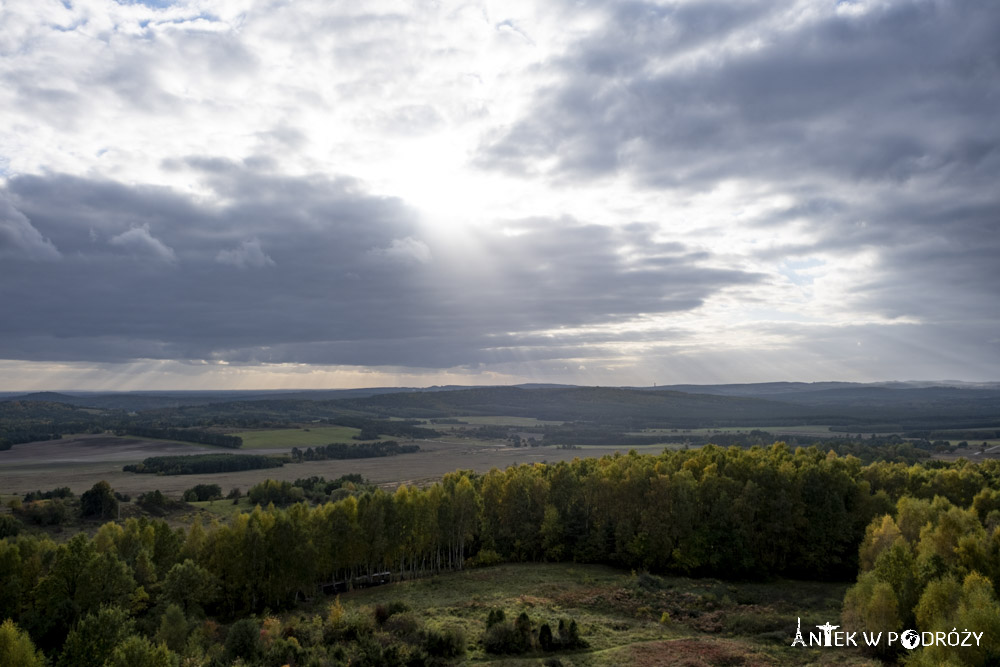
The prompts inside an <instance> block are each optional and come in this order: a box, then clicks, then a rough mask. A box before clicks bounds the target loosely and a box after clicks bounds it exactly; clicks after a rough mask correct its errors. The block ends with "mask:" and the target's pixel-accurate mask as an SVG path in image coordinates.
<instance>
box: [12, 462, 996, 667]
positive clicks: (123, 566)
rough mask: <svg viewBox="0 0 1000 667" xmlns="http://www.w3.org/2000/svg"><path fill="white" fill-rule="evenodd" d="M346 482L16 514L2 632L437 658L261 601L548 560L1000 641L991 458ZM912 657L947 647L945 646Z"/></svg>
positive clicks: (935, 658) (109, 655)
mask: <svg viewBox="0 0 1000 667" xmlns="http://www.w3.org/2000/svg"><path fill="white" fill-rule="evenodd" d="M314 481H316V480H314ZM321 484H322V483H321ZM338 484H340V483H338ZM105 486H106V485H105ZM293 486H294V485H293ZM264 488H265V490H266V489H267V486H266V485H265V487H264ZM272 488H273V489H274V491H275V492H280V491H281V487H280V485H279V486H274V487H272ZM348 489H349V490H348V491H345V490H343V489H341V491H340V492H338V494H337V499H336V500H330V501H326V502H320V503H318V504H314V503H310V502H305V501H303V502H297V503H294V504H290V505H288V506H287V508H283V509H282V508H277V507H275V506H274V505H273V504H271V505H267V506H258V507H257V508H256V509H255V510H253V511H252V512H250V513H243V514H236V515H235V516H233V518H232V519H231V520H229V521H228V522H223V521H217V522H213V523H212V524H210V525H208V526H204V525H202V524H201V523H194V524H193V525H191V526H190V527H189V528H186V529H185V528H171V527H170V526H169V525H168V524H167V523H166V522H164V521H162V520H158V519H150V518H138V519H128V520H126V521H125V522H124V523H105V524H103V525H101V526H100V527H99V528H97V529H96V532H95V533H94V534H93V536H92V537H90V536H88V535H86V534H79V535H76V536H75V537H73V538H72V539H70V540H69V541H67V542H65V543H63V544H57V543H56V542H53V541H52V540H51V539H48V538H39V537H35V536H30V535H26V534H23V533H21V534H18V533H19V532H20V531H19V530H18V527H17V525H15V524H14V523H12V522H10V521H7V522H5V526H4V527H3V530H4V533H3V534H5V535H6V536H5V537H4V538H3V539H2V540H0V617H2V618H4V619H9V620H8V621H6V622H5V624H4V626H3V628H2V629H0V633H2V636H0V647H2V648H0V650H3V651H20V653H17V654H16V655H18V656H22V658H23V656H29V657H28V658H23V661H22V662H20V663H19V664H43V663H42V662H40V660H41V659H42V658H43V656H44V658H45V659H48V660H50V661H51V662H52V663H53V664H56V665H86V664H95V665H101V664H105V662H107V664H112V665H117V664H153V665H160V664H162V665H169V664H176V661H177V660H180V659H181V658H183V659H184V660H186V661H188V662H186V663H185V664H204V665H229V664H232V662H233V660H236V659H239V660H242V664H260V665H270V664H291V665H306V664H315V665H325V664H390V663H391V664H447V663H448V662H449V661H450V660H453V659H455V658H456V656H457V655H460V653H461V651H459V647H458V645H464V644H463V641H468V638H466V639H464V640H463V639H462V638H458V637H455V636H451V635H449V634H448V633H447V632H445V631H444V630H441V629H436V630H435V629H433V628H424V629H423V630H420V629H415V630H413V632H411V633H409V634H406V633H404V635H405V637H404V636H403V635H399V636H397V635H392V637H395V638H394V639H393V638H390V639H385V641H383V643H382V644H381V645H380V646H381V648H378V647H374V648H373V645H372V643H371V641H370V640H371V632H374V630H372V629H369V630H364V629H359V628H357V627H353V629H351V628H347V627H346V626H344V625H343V624H342V622H343V619H340V618H338V617H337V613H336V609H335V607H336V604H332V605H331V607H330V613H329V614H328V615H326V616H325V617H323V618H320V617H317V619H318V620H317V621H316V622H317V623H318V626H317V628H315V629H314V630H313V631H310V632H305V631H304V630H302V629H301V628H299V629H290V628H289V627H285V626H282V623H281V621H280V620H277V619H273V617H271V616H268V615H267V614H269V613H273V612H275V611H279V610H283V609H292V608H295V607H297V606H298V605H302V604H306V603H315V601H316V600H318V599H321V598H323V596H324V595H328V594H330V593H334V592H336V591H343V590H346V589H350V588H354V587H358V586H364V585H366V584H368V583H371V582H373V581H374V580H376V579H378V580H379V581H381V580H405V579H414V578H420V577H425V576H428V575H431V574H435V573H441V572H447V571H458V570H462V569H465V568H470V567H489V566H492V565H496V564H499V563H506V562H542V561H550V562H578V563H606V564H610V565H614V566H616V567H620V568H626V569H633V570H636V571H643V572H645V571H649V572H653V573H682V574H688V575H697V576H715V577H723V578H730V579H753V580H761V579H767V578H769V577H775V576H784V577H795V578H799V579H812V580H843V579H848V578H850V579H854V578H855V577H856V584H855V585H854V586H852V587H851V588H850V589H849V590H848V592H847V595H846V597H845V599H844V603H843V619H842V623H843V624H844V625H845V626H848V627H851V628H855V629H859V630H860V629H865V630H873V631H874V630H880V629H884V630H892V631H897V630H901V629H903V628H907V627H913V628H917V629H918V630H927V631H937V630H940V629H942V628H944V629H946V630H947V631H950V630H951V628H952V627H957V628H959V630H961V629H962V628H974V629H975V630H976V631H977V632H983V633H985V638H984V640H983V642H982V645H981V646H979V647H975V648H970V649H965V648H961V649H948V650H949V651H950V652H949V653H948V656H947V657H948V659H950V660H952V661H953V662H954V661H955V660H958V661H959V662H957V663H955V664H969V665H987V664H996V661H997V660H998V659H1000V654H998V652H997V649H998V647H1000V605H998V602H997V593H998V591H997V585H996V584H997V582H1000V462H997V461H985V462H983V463H981V464H977V465H973V464H970V463H967V462H966V461H964V460H961V461H959V462H956V463H942V462H924V463H917V464H912V465H911V464H906V463H890V462H886V461H880V462H876V463H872V464H868V465H864V464H862V462H861V461H860V460H859V459H858V458H856V457H853V456H839V455H837V454H836V453H835V452H832V451H824V450H822V449H819V448H816V447H809V448H796V449H792V448H790V447H788V446H787V445H785V444H783V443H778V444H774V445H771V446H768V447H752V448H750V449H741V448H735V447H731V448H722V447H716V446H707V447H704V448H701V449H698V450H689V451H672V452H671V451H665V452H664V453H662V454H660V455H640V454H637V453H636V452H630V453H629V454H626V455H616V456H607V457H603V458H600V459H577V460H575V461H573V462H561V463H558V464H554V465H545V464H534V465H517V466H512V467H510V468H508V469H506V470H497V469H494V470H492V471H490V472H489V473H486V474H484V475H476V474H472V473H469V472H466V471H456V472H453V473H450V474H448V475H445V477H444V478H443V479H442V480H441V481H440V482H438V483H434V484H432V485H430V486H427V487H426V488H414V487H409V486H401V487H399V488H398V489H397V490H395V491H394V492H391V493H390V492H387V491H384V490H382V489H378V488H372V487H370V486H367V485H357V486H354V485H353V484H352V485H350V486H349V487H348ZM110 492H111V490H110V489H101V490H100V491H99V492H98V491H95V494H102V496H103V498H104V499H105V500H106V499H107V498H108V494H109V493H110ZM267 492H270V491H267ZM261 493H264V491H262V492H261ZM262 497H263V496H262ZM98 500H100V499H97V500H95V499H93V498H92V500H91V503H92V504H95V503H97V501H98ZM42 502H45V501H42ZM108 502H110V500H109V501H108ZM329 599H330V601H331V602H333V598H329ZM255 614H257V615H258V616H254V615H255ZM260 614H263V615H264V616H263V618H264V620H263V621H262V620H261V618H262V617H261V616H259V615H260ZM268 618H272V619H273V620H271V621H268V620H267V619H268ZM267 623H271V624H272V627H267ZM275 623H276V624H277V625H276V626H275V625H274V624H275ZM511 623H512V624H511V625H510V626H509V627H508V626H503V627H504V628H507V629H506V630H504V631H505V632H507V631H510V632H514V631H515V630H516V626H517V624H516V623H513V622H511ZM522 627H524V623H523V622H522ZM528 627H530V624H529V626H528ZM566 627H567V628H568V627H569V626H568V625H567V626H566ZM206 628H211V629H212V630H211V631H210V632H209V631H208V630H206ZM511 628H513V629H511ZM418 630H419V631H418ZM538 631H539V630H538V629H537V628H536V629H535V630H534V632H535V633H536V635H537V633H538ZM497 632H499V631H497ZM567 633H568V630H567ZM265 636H267V637H271V640H270V641H268V642H265V643H263V644H262V643H261V637H265ZM567 636H568V634H567ZM555 637H556V640H558V639H559V635H558V633H557V634H556V635H555ZM567 641H568V640H567ZM387 642H388V643H387ZM265 644H266V645H265ZM553 645H555V644H553ZM390 646H391V647H393V648H392V649H391V651H390V650H389V647H390ZM376 648H377V650H376ZM878 650H882V649H878ZM373 651H374V653H373ZM386 651H389V653H386ZM462 651H464V649H462ZM873 653H875V655H874V657H879V658H883V659H894V658H896V657H898V656H897V655H895V654H893V653H891V652H886V651H885V650H882V652H881V653H878V651H873ZM8 655H14V653H9V654H8ZM30 656H34V657H30ZM373 656H376V657H373ZM387 656H389V657H387ZM0 657H2V656H0ZM389 658H391V661H390V662H389V663H387V662H386V660H389ZM907 658H908V660H909V661H910V662H908V664H917V665H925V664H926V665H931V664H942V662H941V660H942V654H941V652H940V650H938V649H936V648H927V649H921V650H918V651H916V652H913V653H912V654H911V655H909V656H907ZM32 660H35V662H34V663H32ZM392 661H395V662H394V663H392ZM0 662H2V660H0Z"/></svg>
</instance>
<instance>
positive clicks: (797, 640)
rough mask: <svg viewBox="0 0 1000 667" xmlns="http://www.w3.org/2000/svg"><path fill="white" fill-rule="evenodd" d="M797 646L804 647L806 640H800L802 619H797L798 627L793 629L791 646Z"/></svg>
mask: <svg viewBox="0 0 1000 667" xmlns="http://www.w3.org/2000/svg"><path fill="white" fill-rule="evenodd" d="M798 644H802V645H803V646H805V645H806V640H804V639H802V618H801V617H800V618H799V627H798V628H796V629H795V639H794V640H793V641H792V646H796V645H798Z"/></svg>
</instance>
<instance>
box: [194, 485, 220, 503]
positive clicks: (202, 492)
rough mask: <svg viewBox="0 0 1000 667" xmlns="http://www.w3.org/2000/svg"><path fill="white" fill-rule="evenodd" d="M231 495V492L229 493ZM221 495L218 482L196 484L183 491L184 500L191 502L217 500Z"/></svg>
mask: <svg viewBox="0 0 1000 667" xmlns="http://www.w3.org/2000/svg"><path fill="white" fill-rule="evenodd" d="M230 495H232V493H230ZM221 497H222V487H221V486H219V485H218V484H196V485H195V486H192V487H191V488H190V489H188V490H187V491H185V492H184V496H183V498H184V502H186V503H193V502H200V501H205V500H217V499H219V498H221Z"/></svg>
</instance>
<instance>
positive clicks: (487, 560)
mask: <svg viewBox="0 0 1000 667" xmlns="http://www.w3.org/2000/svg"><path fill="white" fill-rule="evenodd" d="M502 562H503V558H502V557H501V556H500V554H498V553H497V552H496V551H493V550H492V549H480V551H479V553H477V554H476V555H475V556H473V557H472V558H470V559H469V566H470V567H489V566H491V565H499V564H500V563H502Z"/></svg>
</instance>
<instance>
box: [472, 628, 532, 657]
mask: <svg viewBox="0 0 1000 667" xmlns="http://www.w3.org/2000/svg"><path fill="white" fill-rule="evenodd" d="M483 648H484V649H486V652H487V653H494V654H497V655H517V654H518V653H525V652H526V651H529V650H531V635H530V634H529V635H527V636H525V634H524V633H523V632H521V631H520V630H518V628H517V627H515V625H514V624H513V623H511V622H510V621H503V622H501V623H496V624H495V625H493V626H491V627H489V628H488V629H487V630H486V633H485V634H484V635H483Z"/></svg>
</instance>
